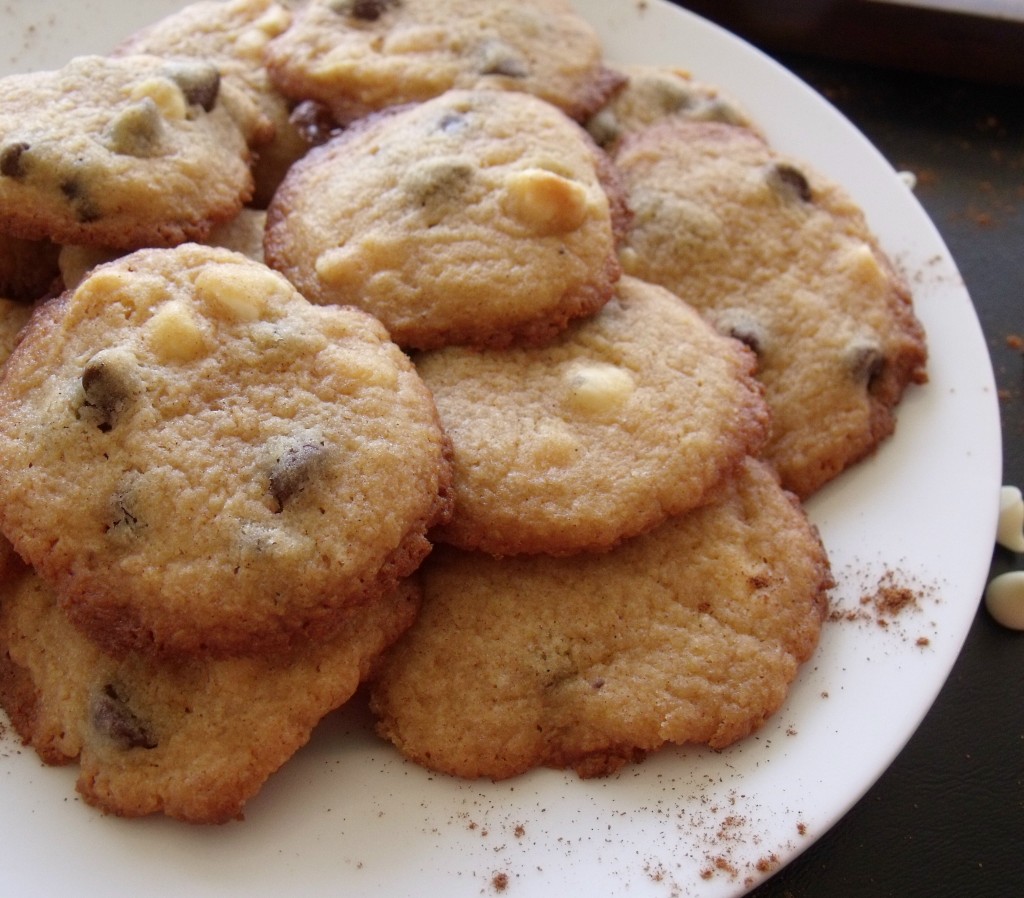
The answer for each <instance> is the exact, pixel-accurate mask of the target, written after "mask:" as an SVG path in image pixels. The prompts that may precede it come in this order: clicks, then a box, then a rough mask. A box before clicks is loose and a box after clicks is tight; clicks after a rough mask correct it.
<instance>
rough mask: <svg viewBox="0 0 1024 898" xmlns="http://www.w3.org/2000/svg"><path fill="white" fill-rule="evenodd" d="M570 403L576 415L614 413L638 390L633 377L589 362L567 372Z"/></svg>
mask: <svg viewBox="0 0 1024 898" xmlns="http://www.w3.org/2000/svg"><path fill="white" fill-rule="evenodd" d="M566 386H567V387H568V395H567V399H568V402H569V405H570V406H571V407H572V408H573V409H575V410H576V411H580V412H586V413H589V414H601V413H609V412H614V411H616V410H617V409H619V408H621V407H622V406H623V405H624V404H625V402H626V401H627V400H628V399H629V397H630V396H631V395H632V394H633V391H634V390H635V389H636V384H635V383H634V381H633V375H632V374H630V373H629V372H628V371H626V370H625V369H623V368H619V367H618V366H617V365H611V364H608V363H607V362H588V363H586V364H582V365H576V366H574V367H572V368H570V369H569V371H568V372H566Z"/></svg>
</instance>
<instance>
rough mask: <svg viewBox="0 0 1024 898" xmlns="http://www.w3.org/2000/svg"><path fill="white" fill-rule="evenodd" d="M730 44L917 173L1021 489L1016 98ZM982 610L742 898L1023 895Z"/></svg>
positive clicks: (997, 670)
mask: <svg viewBox="0 0 1024 898" xmlns="http://www.w3.org/2000/svg"><path fill="white" fill-rule="evenodd" d="M681 5H683V6H687V5H690V4H687V3H682V4H681ZM702 12H703V10H702ZM720 22H721V24H725V25H727V26H730V27H732V30H734V31H735V30H738V29H737V28H736V27H735V25H736V22H729V21H722V20H721V19H720ZM744 36H745V37H747V38H748V39H751V40H752V42H754V43H760V45H761V47H762V49H764V50H766V51H767V52H768V53H769V54H770V55H773V56H774V57H775V58H776V59H778V60H779V61H780V62H782V63H783V64H784V65H785V66H786V67H787V68H789V69H790V70H791V71H793V72H794V73H795V74H797V75H798V76H799V77H801V78H802V79H803V80H805V81H806V82H808V83H809V84H810V85H811V86H813V87H814V88H816V89H817V90H818V91H819V92H820V93H822V94H823V95H824V96H825V97H826V98H827V99H829V100H830V101H831V102H832V103H833V104H834V105H835V106H836V107H837V108H838V109H839V110H840V111H841V112H843V113H844V114H845V115H846V116H847V118H849V119H850V120H851V121H852V122H853V123H854V124H855V125H856V126H857V127H858V128H860V129H861V131H863V132H864V133H865V134H866V135H867V137H868V138H869V139H870V140H871V141H872V142H873V143H874V144H875V145H876V146H877V147H878V149H879V150H880V151H881V152H882V153H883V155H885V156H886V158H887V159H888V160H889V161H890V163H891V164H892V165H893V166H894V167H896V168H897V169H899V170H905V171H910V172H913V173H914V174H915V175H916V176H917V186H916V190H915V192H916V195H917V197H918V199H919V200H920V202H921V204H922V205H923V206H924V208H925V209H926V211H927V212H928V214H929V215H930V216H931V218H932V219H933V221H934V222H935V225H936V226H937V228H938V230H939V231H940V233H941V234H942V236H943V238H944V240H945V242H946V244H947V246H948V247H949V249H950V252H951V254H952V256H953V258H954V259H955V261H956V263H957V265H958V267H959V268H960V271H961V273H962V275H963V277H964V280H965V282H966V284H967V288H968V290H969V292H970V294H971V297H972V299H973V302H974V305H975V308H976V309H977V314H978V317H979V319H980V321H981V325H982V328H983V330H984V333H985V335H986V338H987V342H988V346H989V350H990V353H991V356H992V363H993V368H994V371H995V376H996V382H997V386H998V388H999V391H1000V409H1001V413H1002V432H1003V445H1004V450H1003V451H1004V463H1003V464H1004V467H1003V482H1004V483H1007V484H1013V485H1017V486H1024V357H1022V352H1021V343H1020V338H1021V337H1022V336H1024V88H1022V87H1019V86H1012V85H1010V84H1006V83H1003V84H997V83H991V81H990V80H985V79H983V78H979V79H974V78H970V77H957V78H951V77H946V76H942V75H935V74H928V73H923V72H920V71H914V72H911V71H909V70H906V69H899V68H895V69H894V68H891V67H889V66H880V65H878V64H877V63H876V62H869V63H864V62H850V61H837V60H836V59H835V58H831V59H830V58H828V57H827V56H826V55H818V54H817V53H813V54H812V53H808V52H807V51H806V50H805V51H803V52H801V53H793V52H792V51H791V49H789V48H783V49H780V48H779V45H778V44H773V43H772V42H771V41H770V40H769V41H767V42H765V41H764V40H763V37H764V36H763V35H761V34H759V33H751V34H746V35H744ZM1020 53H1021V56H1022V57H1024V42H1022V43H1021V45H1020ZM935 488H936V489H941V488H942V485H941V484H939V483H937V484H936V485H935ZM1014 569H1021V570H1024V556H1018V555H1015V554H1013V553H1011V552H1008V551H1006V550H1004V549H1002V548H998V547H994V551H993V557H992V575H995V574H997V573H1001V572H1003V571H1007V570H1014ZM981 599H982V597H981V596H980V595H979V596H978V600H979V610H978V613H977V615H976V617H975V619H974V623H973V626H972V627H971V630H970V633H969V635H968V637H967V641H966V643H965V645H964V648H963V651H962V653H961V655H960V657H959V659H958V661H957V663H956V665H955V667H954V669H953V671H952V673H951V674H950V677H949V679H948V681H947V682H946V684H945V686H944V688H943V690H942V692H941V693H940V695H939V697H938V700H937V701H936V703H935V705H934V707H933V708H932V709H931V711H930V713H929V714H928V715H927V717H926V718H925V720H924V722H923V723H922V725H921V727H920V729H919V730H918V731H917V733H916V734H915V735H914V736H913V738H912V739H911V740H910V742H909V743H908V744H907V746H906V748H905V749H904V750H903V752H902V753H901V754H900V755H899V756H898V757H897V759H896V760H895V762H894V763H893V764H892V766H891V767H890V769H889V770H888V771H887V772H886V773H885V774H884V775H883V776H882V777H881V779H880V780H879V781H878V782H877V783H876V784H875V786H874V787H873V788H872V789H871V790H870V791H869V792H868V793H867V794H866V796H865V797H864V798H863V799H862V800H861V801H860V802H859V803H858V804H857V805H856V806H855V807H854V808H853V809H852V810H851V811H850V812H849V813H848V814H847V815H846V816H845V817H844V818H843V819H842V820H841V821H840V822H839V823H838V824H837V825H836V826H835V827H834V828H833V829H832V830H831V831H829V832H828V833H826V834H825V835H824V836H823V837H822V838H821V839H820V840H818V841H817V842H816V843H815V844H814V845H812V846H811V847H810V848H809V849H807V850H806V851H805V852H804V853H803V854H802V855H801V856H800V857H798V858H797V859H796V860H795V861H793V862H792V863H791V864H789V865H788V866H787V867H786V868H784V869H783V870H781V871H780V872H778V873H777V874H776V875H775V876H773V877H772V878H771V879H770V880H769V881H768V882H766V883H765V884H763V885H762V886H760V887H759V888H757V889H756V890H755V891H754V892H753V893H752V896H753V898H814V896H831V895H835V896H842V898H861V896H864V898H867V896H870V898H884V896H900V898H903V896H916V895H927V896H969V898H1004V896H1013V895H1024V633H1020V632H1016V631H1012V630H1009V629H1006V628H1004V627H1001V626H1000V625H999V624H997V623H996V622H995V621H994V620H993V619H992V618H991V617H990V616H989V615H988V613H987V611H986V610H985V608H984V604H983V602H982V601H981Z"/></svg>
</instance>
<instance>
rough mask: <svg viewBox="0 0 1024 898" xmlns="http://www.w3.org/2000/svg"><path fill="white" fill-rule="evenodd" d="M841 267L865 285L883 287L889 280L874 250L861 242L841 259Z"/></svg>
mask: <svg viewBox="0 0 1024 898" xmlns="http://www.w3.org/2000/svg"><path fill="white" fill-rule="evenodd" d="M839 267H840V268H841V269H843V270H844V271H846V272H847V273H848V274H849V275H850V277H851V278H853V280H855V281H857V282H858V283H860V284H864V285H865V286H874V287H876V288H877V287H883V286H885V284H886V282H887V277H886V273H885V271H883V270H882V266H881V265H879V264H878V258H877V257H876V256H875V253H874V251H873V250H872V249H871V247H870V246H868V245H867V244H866V243H861V244H858V245H857V246H855V247H854V248H853V249H851V250H848V251H847V252H845V253H844V254H843V255H842V256H841V257H840V259H839Z"/></svg>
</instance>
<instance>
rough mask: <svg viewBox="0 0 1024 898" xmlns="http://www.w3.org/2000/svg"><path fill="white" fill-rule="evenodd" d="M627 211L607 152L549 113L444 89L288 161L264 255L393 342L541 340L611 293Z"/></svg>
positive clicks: (523, 98) (484, 94) (512, 98)
mask: <svg viewBox="0 0 1024 898" xmlns="http://www.w3.org/2000/svg"><path fill="white" fill-rule="evenodd" d="M627 217H628V216H627V212H626V209H625V207H624V205H623V204H622V196H621V188H620V187H619V185H618V180H617V178H616V175H615V173H614V171H613V169H612V167H611V165H610V163H609V161H608V160H607V158H606V157H605V155H604V154H603V153H602V152H601V151H600V150H598V149H597V147H596V146H595V145H594V143H593V141H592V140H591V139H590V138H589V137H588V136H587V134H586V132H585V131H584V130H583V128H582V127H580V126H579V125H578V124H576V123H575V122H573V121H572V120H570V119H568V118H567V117H566V116H565V115H564V114H563V113H562V112H560V111H559V110H558V109H556V108H555V107H553V106H551V105H550V104H549V103H546V102H544V101H543V100H539V99H537V98H536V97H532V96H530V95H528V94H517V93H506V92H501V91H450V92H448V93H446V94H444V95H443V96H441V97H438V98H436V99H433V100H428V101H426V102H424V103H421V104H415V105H412V106H407V107H404V108H402V109H401V110H395V111H391V112H386V113H381V114H379V115H377V116H372V117H370V118H369V119H364V120H363V121H362V122H360V123H359V124H358V125H356V126H353V127H352V128H350V129H348V130H347V131H345V132H343V133H341V134H340V135H338V136H337V137H335V138H333V139H332V140H330V141H328V142H327V143H326V144H323V145H322V146H319V147H317V148H316V149H314V150H312V151H310V153H309V154H308V155H307V156H306V157H304V158H303V159H302V160H300V161H299V162H298V163H296V164H295V166H294V167H293V168H292V170H291V171H290V172H289V173H288V175H287V176H286V178H285V180H284V182H283V183H282V185H281V187H280V189H279V190H278V192H277V194H276V196H275V197H274V200H273V202H272V203H271V205H270V208H269V209H268V210H267V233H266V239H265V253H266V259H267V262H268V264H270V265H271V266H273V267H274V268H277V269H278V270H280V271H281V272H283V273H284V274H285V275H286V276H287V277H288V278H289V280H291V281H292V282H293V283H294V284H295V285H296V286H297V287H298V288H299V290H300V291H301V292H302V294H303V295H304V296H306V297H307V298H308V299H310V300H312V301H313V302H318V303H347V304H352V305H357V306H359V307H360V308H363V309H365V310H367V311H369V312H371V313H372V314H374V315H375V316H377V317H378V318H380V320H381V321H382V322H383V323H384V325H385V326H386V327H387V328H388V332H389V333H390V334H391V337H392V339H394V340H395V341H396V342H397V343H399V344H400V345H402V346H406V347H411V348H416V349H429V348H436V347H438V346H444V345H450V344H453V343H458V344H468V345H476V346H497V345H508V344H510V343H513V342H530V343H537V342H545V341H547V340H548V339H550V338H551V337H552V336H553V335H554V334H555V333H557V332H558V331H559V330H561V329H562V328H563V327H565V325H566V323H567V322H568V321H569V320H571V319H572V318H574V317H579V316H581V315H587V314H590V313H592V312H594V311H595V310H596V309H598V308H600V307H601V305H603V304H604V302H606V301H607V300H608V298H609V297H610V296H611V293H612V289H613V285H614V282H615V280H616V279H617V278H618V275H619V263H618V259H617V248H618V242H619V238H620V235H621V233H622V230H623V228H624V227H625V222H626V220H627Z"/></svg>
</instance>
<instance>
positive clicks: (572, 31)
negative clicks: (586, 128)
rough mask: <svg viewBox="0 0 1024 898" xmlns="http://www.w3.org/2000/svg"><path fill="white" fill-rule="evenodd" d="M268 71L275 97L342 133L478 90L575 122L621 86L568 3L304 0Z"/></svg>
mask: <svg viewBox="0 0 1024 898" xmlns="http://www.w3.org/2000/svg"><path fill="white" fill-rule="evenodd" d="M266 61H267V65H268V67H269V69H270V73H271V77H272V78H273V80H274V82H275V83H276V84H277V85H278V87H279V88H280V89H281V91H282V92H283V93H285V94H286V95H287V96H289V97H291V98H292V99H294V100H315V101H317V102H319V103H322V104H323V105H325V106H326V107H327V108H328V109H330V111H331V113H332V114H333V116H334V117H335V119H336V120H337V121H338V122H339V123H341V124H348V123H350V122H352V121H354V120H355V119H358V118H362V117H363V116H365V115H367V114H369V113H371V112H375V111H377V110H380V109H383V108H385V107H387V106H394V105H399V104H402V103H412V102H421V101H423V100H427V99H430V98H431V97H436V96H438V95H439V94H442V93H444V92H445V91H447V90H452V89H455V88H462V89H466V88H470V89H475V88H481V87H492V88H497V89H501V90H513V91H523V92H525V93H530V94H534V95H536V96H539V97H541V98H542V99H544V100H547V101H548V102H550V103H553V104H554V105H555V106H558V107H559V108H561V109H563V110H565V111H566V112H567V113H568V114H569V115H570V116H572V117H573V118H576V119H578V120H581V121H582V120H583V119H585V118H586V117H587V116H589V115H590V114H591V113H592V112H594V111H595V110H596V109H597V108H598V107H599V106H600V105H601V103H602V102H604V100H605V99H606V98H607V97H608V96H609V94H610V93H611V91H612V90H614V88H615V87H617V86H618V84H619V82H620V78H619V76H618V75H616V74H615V73H613V72H612V71H610V70H609V69H607V68H606V67H605V65H604V63H603V60H602V51H601V44H600V41H599V39H598V37H597V34H596V32H595V31H594V30H593V28H592V27H591V26H590V25H589V24H588V23H587V22H586V20H584V19H583V18H582V17H581V16H580V15H579V14H578V13H576V12H575V10H574V9H573V8H572V6H571V4H570V3H568V2H566V0H500V2H493V0H492V2H486V0H401V2H399V0H309V2H307V3H305V4H304V5H303V6H302V7H301V8H300V9H299V10H297V12H296V14H295V19H294V21H293V23H292V26H291V28H289V29H288V30H287V31H286V32H285V33H284V34H282V35H281V36H280V37H277V38H275V39H274V40H273V41H271V42H270V44H269V45H268V47H267V53H266Z"/></svg>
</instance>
